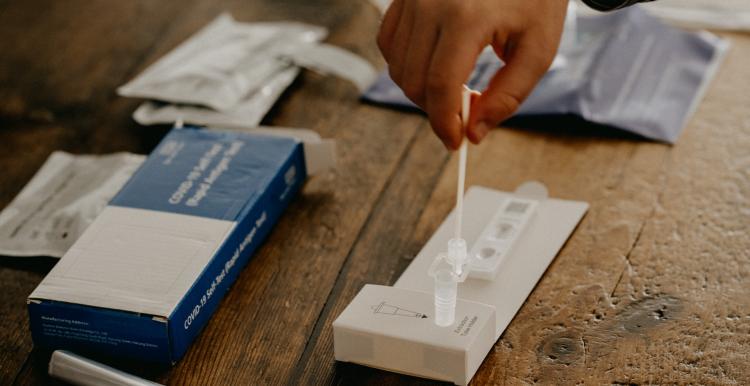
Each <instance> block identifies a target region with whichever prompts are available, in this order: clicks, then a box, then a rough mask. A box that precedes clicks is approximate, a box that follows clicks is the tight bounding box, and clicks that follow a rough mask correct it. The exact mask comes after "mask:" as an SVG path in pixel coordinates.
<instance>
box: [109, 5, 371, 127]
mask: <svg viewBox="0 0 750 386" xmlns="http://www.w3.org/2000/svg"><path fill="white" fill-rule="evenodd" d="M326 35H327V30H326V29H325V28H324V27H319V26H313V25H308V24H302V23H296V22H260V23H240V22H237V21H235V20H234V19H232V17H231V16H230V15H229V14H223V15H221V16H219V17H218V18H217V19H216V20H214V21H213V22H211V23H210V24H209V25H207V26H206V27H204V28H203V29H202V30H200V31H199V32H198V33H196V34H195V35H194V36H192V37H191V38H189V39H188V40H187V41H185V42H184V43H183V44H181V45H180V46H178V47H177V48H175V49H174V50H173V51H171V52H170V53H168V54H167V55H166V56H164V57H163V58H162V59H160V60H158V61H157V62H156V63H155V64H153V65H152V66H150V67H149V68H147V69H146V70H145V71H143V73H142V74H140V75H139V76H137V77H136V78H135V79H134V80H132V81H130V82H129V83H127V84H126V85H124V86H122V87H120V88H119V89H118V93H119V94H120V95H122V96H128V97H139V98H146V99H150V100H149V101H146V102H144V103H143V104H141V105H140V106H139V107H138V109H136V111H135V112H134V113H133V119H135V121H136V122H138V123H140V124H142V125H153V124H172V123H175V122H184V123H188V124H194V125H203V126H214V127H224V128H253V127H256V126H258V125H259V124H260V122H261V120H262V119H263V117H264V116H265V115H266V114H267V113H268V111H269V110H270V109H271V107H273V105H274V104H275V103H276V101H277V100H278V99H279V97H280V96H281V95H282V94H283V92H284V90H286V89H287V88H288V87H289V86H290V85H291V84H292V82H293V81H294V79H295V78H296V77H297V75H298V74H299V72H300V68H302V67H303V68H308V69H311V70H314V71H317V72H319V73H322V74H326V75H329V74H330V75H334V76H337V77H341V78H344V79H346V80H348V81H350V82H352V83H353V84H354V85H355V86H356V87H357V88H358V90H359V92H363V91H364V90H365V89H366V88H367V87H369V85H370V84H372V82H373V80H374V79H375V78H376V76H377V72H376V71H375V69H374V67H373V66H372V65H371V64H370V63H369V62H368V61H366V60H365V59H363V58H361V57H360V56H358V55H356V54H354V53H352V52H350V51H347V50H344V49H342V48H340V47H336V46H333V45H330V44H324V43H321V40H322V39H324V38H325V37H326Z"/></svg>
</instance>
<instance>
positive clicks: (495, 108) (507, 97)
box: [466, 34, 554, 143]
mask: <svg viewBox="0 0 750 386" xmlns="http://www.w3.org/2000/svg"><path fill="white" fill-rule="evenodd" d="M535 41H536V40H535V39H534V38H533V36H532V35H529V34H524V35H523V36H522V37H521V40H520V41H518V43H517V45H515V46H514V49H513V52H511V53H510V55H508V56H507V57H506V58H507V61H506V64H505V66H503V67H502V68H501V69H500V70H498V71H497V73H496V74H495V75H494V76H493V78H492V80H491V81H490V84H489V86H488V87H487V89H486V90H485V91H484V92H483V93H482V95H481V96H479V98H478V99H477V101H476V102H475V103H474V104H473V106H472V109H471V110H472V111H471V115H470V119H469V127H468V129H467V132H466V134H467V136H468V137H469V140H471V141H472V142H474V143H479V141H481V140H482V139H483V138H484V136H485V135H487V132H488V131H489V129H490V128H492V127H495V125H497V124H498V123H500V122H502V121H504V120H505V119H507V118H508V117H510V116H511V115H512V114H513V113H514V112H515V111H516V110H517V109H518V107H519V106H520V105H521V103H522V102H523V100H524V99H526V97H527V96H528V95H529V94H530V93H531V91H532V90H533V89H534V86H536V84H537V82H538V81H539V79H541V77H542V76H543V75H544V73H545V72H547V68H548V67H549V64H550V63H551V61H552V58H550V57H549V56H550V55H549V54H547V50H544V49H543V47H541V46H539V45H537V44H534V43H535ZM553 52H554V50H553Z"/></svg>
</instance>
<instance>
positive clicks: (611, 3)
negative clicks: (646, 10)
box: [582, 0, 653, 11]
mask: <svg viewBox="0 0 750 386" xmlns="http://www.w3.org/2000/svg"><path fill="white" fill-rule="evenodd" d="M582 1H583V2H584V3H586V5H588V6H589V7H591V8H594V9H596V10H598V11H613V10H615V9H620V8H623V7H627V6H629V5H633V4H635V3H642V2H645V1H653V0H582Z"/></svg>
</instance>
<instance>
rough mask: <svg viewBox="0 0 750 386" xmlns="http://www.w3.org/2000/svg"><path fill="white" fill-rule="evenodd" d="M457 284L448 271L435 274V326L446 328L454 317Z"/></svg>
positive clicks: (444, 270) (443, 270)
mask: <svg viewBox="0 0 750 386" xmlns="http://www.w3.org/2000/svg"><path fill="white" fill-rule="evenodd" d="M457 293H458V282H457V281H456V277H455V275H454V274H453V272H451V271H450V270H449V269H441V270H439V271H437V272H435V324H437V325H438V326H441V327H447V326H450V325H451V324H453V321H454V319H455V317H456V297H457Z"/></svg>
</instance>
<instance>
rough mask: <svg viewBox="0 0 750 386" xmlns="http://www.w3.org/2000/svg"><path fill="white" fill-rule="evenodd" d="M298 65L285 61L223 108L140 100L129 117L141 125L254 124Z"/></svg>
mask: <svg viewBox="0 0 750 386" xmlns="http://www.w3.org/2000/svg"><path fill="white" fill-rule="evenodd" d="M297 74H299V68H297V67H294V66H289V65H287V67H286V68H284V69H283V70H281V71H279V72H278V73H276V74H274V75H273V76H272V77H271V78H270V79H269V80H268V82H267V83H266V84H264V85H263V86H262V87H261V88H260V89H259V90H258V91H257V92H255V93H253V94H252V95H249V96H248V97H247V98H245V99H243V100H242V101H240V102H239V103H238V104H237V105H236V106H234V107H233V108H231V109H229V110H227V111H221V112H220V111H215V110H212V109H210V108H206V107H202V106H195V105H175V104H163V103H158V102H151V101H148V102H144V103H143V104H141V105H140V106H139V107H138V108H137V109H136V110H135V111H134V112H133V119H134V120H135V121H136V122H138V123H140V124H141V125H156V124H172V123H175V122H185V123H189V124H194V125H201V126H218V127H226V128H251V127H256V126H258V125H259V124H260V122H261V121H262V120H263V117H264V116H265V115H266V113H268V111H269V110H270V109H271V107H273V105H274V104H275V103H276V100H278V99H279V96H281V94H282V93H283V92H284V90H286V88H287V87H289V85H290V84H291V83H292V82H293V81H294V78H296V77H297Z"/></svg>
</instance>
